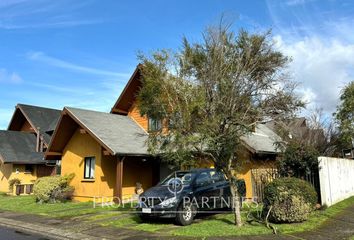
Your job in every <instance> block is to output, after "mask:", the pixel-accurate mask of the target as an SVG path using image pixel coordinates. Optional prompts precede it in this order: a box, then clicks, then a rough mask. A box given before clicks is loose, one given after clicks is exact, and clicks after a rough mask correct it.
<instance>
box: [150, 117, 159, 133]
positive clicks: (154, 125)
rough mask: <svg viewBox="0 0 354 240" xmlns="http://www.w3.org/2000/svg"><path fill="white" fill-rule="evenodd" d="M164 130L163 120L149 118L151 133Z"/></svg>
mask: <svg viewBox="0 0 354 240" xmlns="http://www.w3.org/2000/svg"><path fill="white" fill-rule="evenodd" d="M161 128H162V121H161V119H155V118H151V117H149V129H148V130H149V132H154V131H159V130H161Z"/></svg>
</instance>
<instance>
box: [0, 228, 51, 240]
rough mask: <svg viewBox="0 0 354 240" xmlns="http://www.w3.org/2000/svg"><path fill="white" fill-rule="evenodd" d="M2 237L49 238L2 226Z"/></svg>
mask: <svg viewBox="0 0 354 240" xmlns="http://www.w3.org/2000/svg"><path fill="white" fill-rule="evenodd" d="M0 239H4V240H5V239H6V240H49V238H47V237H43V236H41V235H35V234H32V233H28V232H22V231H18V230H15V229H10V228H4V227H0Z"/></svg>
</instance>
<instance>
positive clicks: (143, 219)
mask: <svg viewBox="0 0 354 240" xmlns="http://www.w3.org/2000/svg"><path fill="white" fill-rule="evenodd" d="M138 216H139V218H140V220H141V222H143V223H144V222H148V221H149V220H150V218H149V216H147V215H144V214H139V215H138Z"/></svg>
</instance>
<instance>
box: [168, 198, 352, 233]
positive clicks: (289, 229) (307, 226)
mask: <svg viewBox="0 0 354 240" xmlns="http://www.w3.org/2000/svg"><path fill="white" fill-rule="evenodd" d="M351 205H354V197H351V198H348V199H346V200H344V201H342V202H339V203H337V204H335V205H333V206H331V207H329V208H327V209H325V210H318V211H315V212H314V213H312V215H311V216H310V218H309V220H307V221H306V222H303V223H293V224H273V225H274V226H275V227H276V228H277V231H278V233H286V234H290V233H295V232H303V231H308V230H312V229H315V228H317V227H319V226H320V225H321V224H322V223H324V222H325V221H326V220H327V219H329V218H330V217H332V216H334V215H336V214H338V213H340V212H341V211H342V210H343V209H344V208H346V207H348V206H351ZM243 219H244V220H245V214H244V215H243ZM232 223H233V216H232V214H221V215H215V216H213V217H212V218H210V219H209V220H206V221H200V222H199V223H195V224H192V225H190V226H187V227H182V228H178V229H176V230H174V231H172V232H171V233H172V234H174V235H178V236H193V237H208V236H209V237H211V236H236V235H257V234H271V233H272V231H271V230H270V229H267V228H266V227H265V226H264V225H261V224H252V225H251V224H248V223H245V224H244V226H243V227H242V228H240V229H236V228H235V226H233V225H232Z"/></svg>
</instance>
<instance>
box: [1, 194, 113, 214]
mask: <svg viewBox="0 0 354 240" xmlns="http://www.w3.org/2000/svg"><path fill="white" fill-rule="evenodd" d="M0 210H7V211H13V212H21V213H30V214H37V215H42V216H47V217H60V218H63V217H75V216H80V215H85V214H92V213H99V212H104V211H115V212H117V209H115V208H109V207H104V208H102V207H96V208H94V207H93V203H92V202H80V203H79V202H65V203H55V204H48V203H46V204H39V203H36V201H35V198H34V196H4V195H0Z"/></svg>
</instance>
